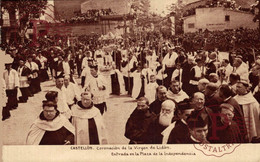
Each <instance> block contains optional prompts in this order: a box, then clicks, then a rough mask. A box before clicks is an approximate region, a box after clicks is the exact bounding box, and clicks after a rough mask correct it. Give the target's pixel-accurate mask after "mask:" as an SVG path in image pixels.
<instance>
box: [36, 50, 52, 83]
mask: <svg viewBox="0 0 260 162" xmlns="http://www.w3.org/2000/svg"><path fill="white" fill-rule="evenodd" d="M36 59H37V60H39V62H40V64H41V67H40V71H39V78H40V80H41V81H42V82H44V81H46V80H49V76H48V73H47V58H46V57H44V56H42V52H41V51H40V50H39V51H38V56H37V57H36Z"/></svg>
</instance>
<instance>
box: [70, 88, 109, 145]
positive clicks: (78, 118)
mask: <svg viewBox="0 0 260 162" xmlns="http://www.w3.org/2000/svg"><path fill="white" fill-rule="evenodd" d="M92 99H93V95H92V94H91V93H90V92H83V93H82V94H81V100H80V101H79V102H78V103H77V104H76V105H74V106H72V108H71V110H72V124H73V125H74V126H75V128H76V134H75V144H77V145H102V144H107V138H106V130H105V125H104V122H103V117H102V115H101V113H100V111H99V109H98V108H96V107H95V106H94V104H93V102H92Z"/></svg>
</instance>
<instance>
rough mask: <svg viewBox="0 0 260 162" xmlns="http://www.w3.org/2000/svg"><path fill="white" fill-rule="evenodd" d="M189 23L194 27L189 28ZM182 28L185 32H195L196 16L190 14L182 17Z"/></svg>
mask: <svg viewBox="0 0 260 162" xmlns="http://www.w3.org/2000/svg"><path fill="white" fill-rule="evenodd" d="M189 24H194V28H189ZM183 30H184V33H187V32H196V31H197V29H196V16H195V15H192V16H188V17H186V18H185V19H184V23H183Z"/></svg>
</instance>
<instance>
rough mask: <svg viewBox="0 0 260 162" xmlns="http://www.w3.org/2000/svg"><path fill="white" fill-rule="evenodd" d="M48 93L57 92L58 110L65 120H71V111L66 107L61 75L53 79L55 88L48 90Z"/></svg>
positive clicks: (64, 89)
mask: <svg viewBox="0 0 260 162" xmlns="http://www.w3.org/2000/svg"><path fill="white" fill-rule="evenodd" d="M50 91H56V92H58V101H57V106H58V110H59V111H60V113H61V114H63V115H65V116H66V117H67V119H70V118H71V110H70V109H69V106H68V101H67V97H66V93H67V91H66V88H65V87H64V75H63V74H62V73H61V75H59V76H57V77H56V78H55V87H53V88H52V89H50Z"/></svg>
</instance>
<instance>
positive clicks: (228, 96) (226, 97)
mask: <svg viewBox="0 0 260 162" xmlns="http://www.w3.org/2000/svg"><path fill="white" fill-rule="evenodd" d="M232 95H233V91H232V89H231V88H230V87H229V86H228V85H227V84H223V85H222V86H221V87H220V89H219V97H220V98H221V99H222V100H223V103H227V104H230V105H232V106H233V107H234V117H233V120H234V121H235V122H236V123H237V125H238V127H239V131H240V133H241V135H242V136H243V137H242V141H241V142H249V141H248V136H247V130H246V124H245V120H244V115H243V112H242V108H241V107H240V105H239V104H238V103H237V101H236V100H235V99H234V98H233V97H232Z"/></svg>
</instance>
